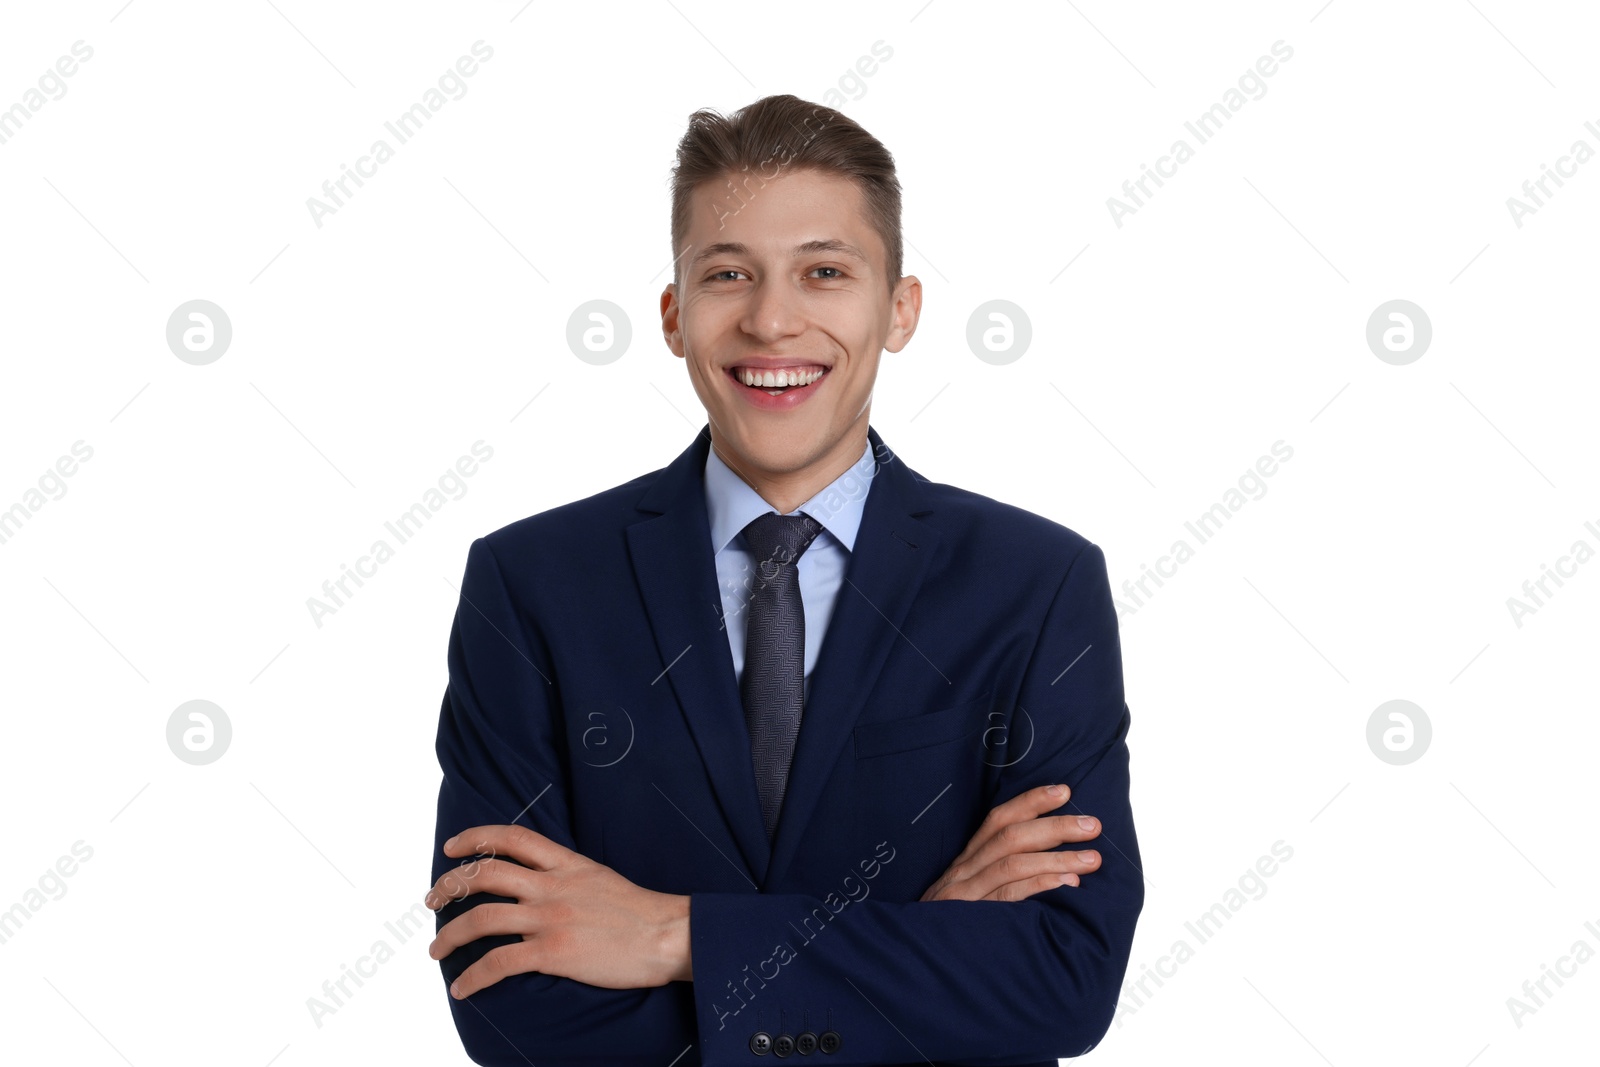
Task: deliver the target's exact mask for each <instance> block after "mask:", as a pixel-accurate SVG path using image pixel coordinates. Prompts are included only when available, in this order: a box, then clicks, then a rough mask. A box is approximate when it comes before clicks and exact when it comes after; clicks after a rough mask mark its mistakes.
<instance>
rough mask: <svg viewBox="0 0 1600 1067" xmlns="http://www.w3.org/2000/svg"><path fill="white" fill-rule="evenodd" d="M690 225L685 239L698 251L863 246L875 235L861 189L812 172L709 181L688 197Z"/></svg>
mask: <svg viewBox="0 0 1600 1067" xmlns="http://www.w3.org/2000/svg"><path fill="white" fill-rule="evenodd" d="M688 221H689V231H688V233H686V234H685V235H684V236H685V238H686V240H687V241H688V242H689V243H690V244H692V245H694V246H695V249H696V250H697V251H698V250H699V249H702V248H704V247H706V246H707V245H710V244H712V243H713V242H729V243H739V244H743V245H745V246H747V247H749V248H751V249H752V250H754V251H763V250H769V251H770V250H771V248H773V247H777V246H782V247H783V248H784V249H788V248H790V247H792V246H794V245H796V244H798V243H800V242H803V241H808V240H815V239H827V238H840V239H844V240H848V241H855V242H857V243H859V242H860V241H864V240H868V239H869V238H871V237H872V236H873V231H872V227H871V226H870V224H869V223H868V222H867V218H866V200H865V198H864V197H863V196H862V193H861V188H860V186H858V185H857V184H856V182H855V181H854V180H853V179H851V178H848V177H845V176H843V175H839V174H833V173H829V172H825V171H819V170H816V169H810V168H807V169H796V170H789V171H783V172H780V173H779V174H778V175H777V176H776V177H764V176H763V175H762V174H761V173H760V172H759V171H758V170H756V169H754V168H753V169H751V170H748V171H744V172H741V173H737V174H725V175H723V176H722V177H719V178H717V179H715V180H713V181H708V182H705V183H703V184H702V185H701V186H700V187H699V188H698V189H696V190H695V192H694V195H693V196H692V197H690V204H689V220H688ZM863 247H868V248H875V247H876V245H870V246H863Z"/></svg>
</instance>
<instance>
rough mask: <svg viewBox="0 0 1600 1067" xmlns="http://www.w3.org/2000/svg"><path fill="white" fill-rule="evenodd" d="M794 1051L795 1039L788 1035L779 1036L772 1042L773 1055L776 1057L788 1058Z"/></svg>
mask: <svg viewBox="0 0 1600 1067" xmlns="http://www.w3.org/2000/svg"><path fill="white" fill-rule="evenodd" d="M793 1051H794V1038H792V1037H790V1036H789V1035H788V1034H779V1035H778V1036H777V1038H776V1039H775V1040H774V1041H773V1042H772V1054H773V1055H774V1056H787V1055H788V1054H789V1053H791V1052H793Z"/></svg>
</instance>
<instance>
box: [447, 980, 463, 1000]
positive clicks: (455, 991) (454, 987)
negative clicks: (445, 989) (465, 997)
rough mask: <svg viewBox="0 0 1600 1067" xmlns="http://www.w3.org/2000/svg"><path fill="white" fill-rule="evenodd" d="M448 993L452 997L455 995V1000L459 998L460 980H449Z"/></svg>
mask: <svg viewBox="0 0 1600 1067" xmlns="http://www.w3.org/2000/svg"><path fill="white" fill-rule="evenodd" d="M450 995H451V996H452V997H455V998H456V999H457V1000H460V999H461V983H460V982H451V983H450Z"/></svg>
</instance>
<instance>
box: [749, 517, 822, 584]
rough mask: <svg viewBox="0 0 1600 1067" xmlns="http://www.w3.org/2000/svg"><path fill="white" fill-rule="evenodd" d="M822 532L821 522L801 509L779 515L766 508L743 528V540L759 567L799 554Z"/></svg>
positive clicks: (763, 567)
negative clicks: (796, 512)
mask: <svg viewBox="0 0 1600 1067" xmlns="http://www.w3.org/2000/svg"><path fill="white" fill-rule="evenodd" d="M821 532H822V524H821V523H819V522H818V521H817V520H816V519H813V518H812V517H811V516H810V515H807V514H806V513H805V512H801V513H800V514H798V515H779V514H778V513H777V512H776V511H769V512H767V513H766V514H765V515H761V516H759V517H757V518H755V519H752V520H751V522H750V525H748V526H746V527H745V528H744V539H745V543H746V544H748V545H749V546H750V551H751V553H753V554H754V556H755V560H756V565H757V566H758V567H760V568H762V569H763V570H772V569H775V566H781V565H782V564H785V563H791V562H793V561H794V560H797V559H799V558H800V553H802V552H804V551H805V550H806V549H807V548H810V547H811V542H812V541H814V540H816V537H817V535H818V534H819V533H821Z"/></svg>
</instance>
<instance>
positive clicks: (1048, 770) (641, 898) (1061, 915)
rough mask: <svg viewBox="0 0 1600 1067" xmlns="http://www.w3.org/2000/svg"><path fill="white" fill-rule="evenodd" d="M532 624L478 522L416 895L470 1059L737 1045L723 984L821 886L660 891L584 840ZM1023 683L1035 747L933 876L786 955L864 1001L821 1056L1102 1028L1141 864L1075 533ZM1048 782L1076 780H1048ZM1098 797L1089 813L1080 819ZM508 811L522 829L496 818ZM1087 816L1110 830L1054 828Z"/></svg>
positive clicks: (1101, 576)
mask: <svg viewBox="0 0 1600 1067" xmlns="http://www.w3.org/2000/svg"><path fill="white" fill-rule="evenodd" d="M508 643H509V644H510V646H511V647H510V648H508V647H507V644H508ZM541 646H542V640H541V635H539V634H537V633H533V634H530V633H528V632H527V631H526V629H525V628H524V627H523V625H522V624H521V623H520V622H519V614H518V612H517V611H516V610H515V608H514V606H513V604H512V602H511V599H510V596H509V593H508V590H507V588H506V585H505V582H504V580H503V578H502V576H501V573H500V569H499V566H498V563H497V561H496V559H495V557H494V554H493V552H492V550H491V549H490V547H489V545H488V543H487V542H486V541H485V540H482V539H480V540H479V541H476V542H474V543H473V546H472V549H471V551H470V552H469V555H468V561H467V571H466V576H465V578H464V579H463V583H462V604H461V607H460V609H459V610H458V612H457V616H456V620H455V624H454V627H453V629H452V632H451V641H450V651H449V664H450V685H449V689H448V692H447V694H446V697H445V700H444V705H443V708H442V712H441V718H440V727H439V737H438V744H437V750H438V755H439V760H440V764H441V767H442V768H443V771H444V781H443V785H442V787H441V790H440V798H439V815H440V818H439V825H438V828H437V833H436V841H435V844H436V852H435V859H434V864H433V877H434V879H435V881H434V886H433V889H432V890H431V891H430V894H429V906H430V907H435V908H437V909H438V910H439V924H440V930H439V935H438V937H437V939H436V940H435V942H434V944H433V946H431V948H430V954H431V955H433V956H435V957H436V958H439V959H440V962H441V969H442V970H443V972H444V975H445V978H446V979H447V981H449V982H450V983H452V986H453V990H454V993H455V994H456V996H453V998H452V1001H451V1008H452V1011H453V1013H454V1015H455V1019H456V1024H457V1028H458V1031H459V1032H460V1034H461V1037H462V1040H463V1043H464V1044H465V1046H466V1049H467V1051H468V1054H469V1055H470V1056H471V1057H472V1058H473V1059H474V1060H475V1061H476V1062H478V1063H483V1064H501V1063H505V1064H513V1063H515V1064H522V1063H525V1062H527V1061H529V1060H532V1061H534V1062H539V1063H542V1064H558V1063H580V1062H589V1061H592V1062H605V1063H609V1064H619V1065H630V1064H640V1065H643V1064H650V1065H653V1067H661V1065H664V1064H667V1063H671V1062H673V1061H674V1059H675V1058H676V1057H678V1056H679V1055H680V1054H681V1053H683V1052H685V1051H687V1050H688V1049H690V1048H692V1047H696V1046H697V1047H698V1048H699V1052H700V1057H699V1061H700V1062H702V1063H704V1064H705V1065H706V1067H720V1065H722V1064H733V1063H739V1064H747V1063H749V1062H751V1060H752V1054H751V1052H750V1049H749V1048H748V1046H747V1044H746V1039H747V1035H748V1032H749V1030H750V1029H751V1027H749V1026H743V1025H740V1026H730V1025H727V1023H728V1019H727V1012H728V1009H727V1007H726V1003H725V1000H724V998H725V996H726V994H725V993H724V991H723V990H721V989H718V988H716V986H717V985H718V984H719V983H721V982H722V981H723V980H724V979H726V978H732V977H736V976H739V975H740V974H741V971H742V969H746V965H747V964H748V963H749V962H750V961H751V960H752V959H759V958H760V957H761V956H763V955H765V954H766V953H767V952H768V951H769V946H771V945H772V944H773V943H774V942H775V941H779V940H782V939H784V938H786V937H788V936H789V935H788V934H786V933H785V931H786V930H790V929H792V927H791V926H789V924H790V922H791V921H793V920H795V919H797V918H801V917H804V916H806V915H810V914H812V913H813V912H814V911H815V910H816V909H822V908H824V907H825V903H824V901H823V900H822V899H820V898H818V897H813V896H810V895H807V894H776V893H769V894H763V893H753V894H752V893H716V892H713V893H694V894H692V895H677V894H667V893H658V892H654V891H652V890H648V889H645V888H643V887H641V886H638V885H636V884H634V883H632V882H630V881H629V880H628V879H626V878H624V877H623V876H621V875H620V874H618V873H617V872H615V871H613V870H611V869H610V868H608V867H606V866H605V865H603V864H600V863H598V862H595V861H594V860H591V859H589V858H588V857H586V856H584V855H582V854H581V853H579V852H577V851H576V847H575V841H574V836H573V833H572V829H571V827H572V825H573V822H572V818H571V813H570V812H569V810H568V806H567V795H568V794H567V793H566V791H565V790H564V789H563V788H561V786H562V783H563V781H564V771H563V769H562V757H561V753H560V747H559V744H558V740H557V736H556V724H555V722H554V721H553V720H554V717H555V716H556V715H557V714H558V710H557V709H556V708H555V707H553V703H554V702H553V701H552V700H551V699H550V696H549V689H550V683H549V682H548V681H547V680H546V679H545V678H544V677H543V676H542V675H541V673H540V672H538V671H537V670H536V669H533V667H532V665H533V664H534V663H536V662H544V663H549V662H551V658H550V657H549V656H548V655H547V654H546V653H547V651H548V650H547V649H545V648H543V647H541ZM513 651H514V654H513ZM1068 664H1071V667H1070V669H1068V670H1065V671H1063V667H1066V666H1067V665H1068ZM1020 693H1021V695H1020V697H1019V700H1018V702H1019V704H1021V705H1023V706H1025V707H1026V708H1027V709H1028V711H1029V715H1030V719H1031V720H1032V722H1033V724H1034V727H1035V729H1036V731H1037V737H1036V740H1035V748H1034V754H1033V755H1032V756H1030V758H1028V759H1026V760H1023V761H1019V763H1018V764H1017V765H1016V766H1013V767H1010V768H1007V769H1006V770H1005V771H1004V772H1003V773H1002V777H1001V785H1000V787H999V788H998V789H997V791H996V794H995V796H996V797H1004V798H1005V800H1004V802H1000V803H997V804H995V806H994V807H993V808H992V810H991V811H990V813H989V815H988V817H987V818H986V819H985V820H984V822H983V824H982V825H981V826H980V827H979V829H978V831H977V832H976V834H974V835H973V838H972V840H971V841H969V842H968V844H967V846H966V847H965V848H964V849H963V850H962V852H961V853H960V854H959V855H958V856H957V857H956V858H955V859H954V860H953V861H952V862H951V864H950V866H949V868H948V869H947V870H946V871H945V872H944V874H943V875H942V876H941V877H940V878H939V879H937V880H936V881H935V882H934V883H933V885H931V886H929V887H928V889H927V891H926V892H925V893H924V894H923V895H922V898H921V899H920V900H917V901H913V902H890V901H881V900H864V901H860V902H858V903H856V904H855V905H854V906H853V907H851V908H849V909H848V911H847V912H846V913H844V914H843V915H842V917H841V919H840V921H839V922H837V923H834V924H833V928H835V929H837V931H838V932H837V934H830V935H829V937H828V943H827V946H826V948H820V949H816V950H811V951H806V952H801V953H799V954H797V955H796V956H795V957H794V958H793V959H792V960H790V961H787V962H786V963H785V966H784V970H783V973H784V975H785V978H784V979H783V981H784V983H785V985H786V987H787V988H790V989H798V988H809V989H815V990H816V991H817V999H823V998H824V997H827V998H831V999H832V1000H834V1001H835V1002H839V1001H842V1000H844V999H847V998H862V999H864V1000H865V1001H866V1002H867V1003H870V1004H871V1005H872V1006H873V1008H875V1009H876V1010H874V1011H869V1012H866V1013H864V1015H863V1017H864V1018H865V1019H867V1020H868V1024H866V1025H861V1024H858V1025H856V1026H854V1027H852V1029H851V1035H850V1039H849V1040H848V1041H847V1042H846V1043H845V1044H844V1046H843V1047H841V1048H840V1049H839V1050H838V1051H837V1052H836V1053H835V1054H833V1055H832V1056H830V1062H833V1063H837V1064H840V1065H845V1064H871V1063H893V1062H899V1061H903V1060H911V1059H930V1058H937V1059H955V1060H972V1061H982V1062H984V1063H988V1064H1003V1063H1027V1062H1034V1061H1038V1060H1041V1059H1053V1058H1056V1057H1060V1056H1076V1055H1080V1054H1081V1053H1083V1052H1085V1051H1087V1050H1088V1049H1089V1048H1091V1047H1093V1045H1094V1044H1095V1043H1097V1042H1098V1041H1099V1040H1100V1038H1101V1037H1102V1036H1103V1035H1104V1033H1105V1031H1106V1029H1107V1028H1108V1027H1109V1025H1110V1022H1111V1018H1112V1014H1113V1012H1114V1009H1115V1004H1116V999H1117V991H1118V988H1119V987H1120V985H1121V982H1122V978H1123V974H1124V971H1125V968H1126V966H1127V958H1128V953H1129V950H1130V948H1131V944H1132V939H1133V928H1134V923H1135V921H1136V919H1137V916H1138V913H1139V911H1140V909H1141V907H1142V903H1143V881H1142V876H1141V874H1140V870H1139V862H1140V861H1139V853H1138V846H1137V841H1136V839H1135V836H1134V827H1133V821H1132V814H1131V811H1130V810H1129V802H1128V751H1127V746H1126V743H1125V737H1126V732H1127V729H1128V715H1127V709H1126V705H1125V704H1124V702H1123V691H1122V673H1121V657H1120V646H1119V643H1118V636H1117V629H1116V617H1115V612H1114V609H1113V605H1112V602H1111V595H1110V587H1109V583H1108V581H1107V579H1106V571H1105V559H1104V555H1103V554H1102V553H1101V551H1100V550H1099V548H1098V547H1096V546H1094V545H1092V544H1086V545H1085V547H1083V548H1082V549H1081V551H1079V553H1078V554H1077V556H1076V557H1075V558H1074V560H1073V561H1072V563H1071V564H1070V565H1069V567H1068V568H1067V571H1066V573H1065V576H1064V577H1063V578H1062V580H1061V583H1060V586H1059V587H1058V589H1057V591H1056V594H1055V598H1054V601H1053V602H1052V604H1051V606H1050V609H1049V611H1048V613H1047V615H1046V618H1045V620H1044V624H1043V626H1042V628H1041V631H1040V634H1039V638H1038V642H1037V644H1036V646H1035V649H1034V653H1033V655H1032V657H1031V659H1030V661H1029V664H1028V666H1027V668H1026V670H1025V676H1024V680H1023V684H1022V688H1021V690H1020ZM512 708H514V709H516V714H515V715H512V714H510V713H509V711H508V709H512ZM1057 784H1059V785H1065V786H1067V787H1069V790H1068V791H1064V792H1063V794H1062V795H1060V796H1056V795H1052V794H1051V793H1050V792H1049V791H1048V788H1047V787H1049V786H1052V785H1057ZM528 798H538V799H537V802H536V803H531V804H530V803H529V799H528ZM991 799H992V800H993V799H994V798H991ZM1091 811H1092V812H1094V813H1096V815H1097V816H1098V818H1090V821H1089V823H1088V825H1082V824H1080V822H1079V819H1080V818H1081V817H1085V815H1086V813H1087V812H1091ZM513 812H521V813H522V814H520V815H518V816H517V817H516V818H515V819H513V820H512V821H513V822H514V823H520V822H524V821H525V822H527V823H529V824H531V826H532V829H529V828H528V827H527V826H522V825H508V824H506V819H507V818H508V817H509V813H513ZM1052 812H1055V813H1056V814H1050V813H1052ZM1097 837H1098V838H1099V842H1098V843H1099V844H1100V845H1101V846H1102V849H1100V850H1085V851H1081V852H1080V851H1077V850H1072V849H1066V850H1060V849H1061V846H1064V845H1071V844H1081V843H1083V842H1085V841H1089V840H1091V839H1094V838H1097ZM476 856H488V857H489V858H480V859H473V858H472V857H476ZM501 857H506V858H501ZM462 859H467V860H469V862H467V863H465V864H464V865H460V864H459V861H460V860H462ZM1090 872H1094V877H1092V878H1083V877H1082V876H1083V875H1087V874H1089V873H1090ZM1063 875H1065V876H1067V883H1066V884H1063V883H1062V876H1063ZM886 949H887V950H886ZM697 969H698V970H700V971H701V981H700V982H698V983H697V982H696V981H695V972H696V970H697ZM867 976H870V978H869V977H867ZM729 984H730V985H731V983H729ZM952 1002H957V1003H960V1004H961V1005H962V1006H963V1010H962V1011H951V1010H950V1008H949V1005H950V1004H951V1003H952ZM999 1035H1004V1037H1003V1039H1002V1038H1001V1037H1000V1036H999ZM1002 1040H1003V1042H1004V1047H998V1043H999V1042H1001V1041H1002ZM684 1062H691V1061H689V1060H686V1061H684Z"/></svg>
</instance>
